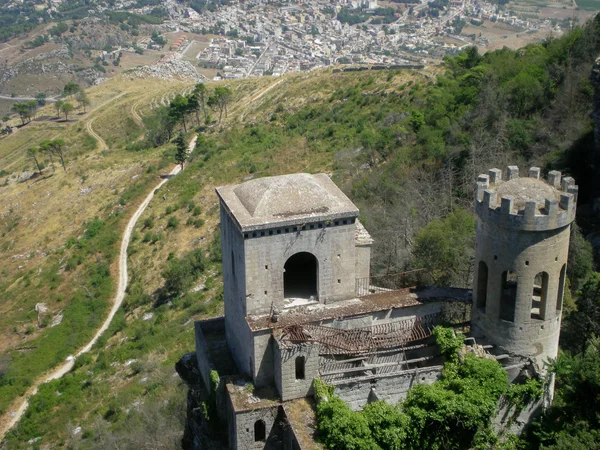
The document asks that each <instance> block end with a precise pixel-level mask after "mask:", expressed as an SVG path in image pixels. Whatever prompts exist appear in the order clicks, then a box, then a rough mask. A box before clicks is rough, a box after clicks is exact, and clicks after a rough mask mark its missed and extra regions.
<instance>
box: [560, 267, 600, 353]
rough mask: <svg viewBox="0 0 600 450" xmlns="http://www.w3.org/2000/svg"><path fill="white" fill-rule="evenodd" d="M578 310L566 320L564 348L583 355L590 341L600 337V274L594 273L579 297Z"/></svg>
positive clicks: (563, 334) (571, 313) (562, 341)
mask: <svg viewBox="0 0 600 450" xmlns="http://www.w3.org/2000/svg"><path fill="white" fill-rule="evenodd" d="M576 305H577V310H576V311H572V312H570V313H569V314H568V315H567V317H566V318H565V325H564V329H563V332H562V335H561V345H562V346H563V348H566V349H569V350H572V351H573V352H574V353H576V354H577V353H581V352H583V351H585V350H586V348H587V347H588V343H589V342H590V339H593V337H594V336H600V273H597V272H594V273H592V275H591V276H590V277H589V280H588V281H587V282H586V283H585V284H584V286H583V288H582V289H581V291H580V292H579V293H578V295H577V302H576Z"/></svg>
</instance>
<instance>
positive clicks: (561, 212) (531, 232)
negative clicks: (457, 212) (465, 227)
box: [471, 166, 578, 371]
mask: <svg viewBox="0 0 600 450" xmlns="http://www.w3.org/2000/svg"><path fill="white" fill-rule="evenodd" d="M527 175H528V176H527V177H519V168H518V167H516V166H510V167H508V169H507V172H506V179H503V177H502V171H501V170H499V169H491V170H490V171H489V172H488V174H487V175H479V177H478V178H477V186H476V193H475V210H476V212H477V215H478V216H479V220H478V223H477V238H476V245H475V273H474V282H473V312H472V320H471V323H472V332H473V334H474V336H476V337H480V338H485V339H486V340H488V341H489V342H491V343H492V344H495V345H497V346H499V347H501V348H503V349H504V350H506V351H508V352H510V353H515V354H519V355H523V356H527V357H530V358H531V359H532V360H533V361H534V362H535V363H536V365H537V366H538V369H540V370H542V371H543V370H544V362H545V361H546V360H548V358H555V357H556V355H557V352H558V338H559V333H560V320H561V312H562V299H563V292H564V287H565V277H566V265H567V257H568V252H569V237H570V225H571V222H573V220H574V219H575V211H576V203H577V194H578V187H577V186H576V185H575V181H574V180H573V178H571V177H562V176H561V173H560V172H558V171H551V172H550V173H548V178H547V180H543V179H540V169H539V167H532V168H530V169H529V171H528V173H527Z"/></svg>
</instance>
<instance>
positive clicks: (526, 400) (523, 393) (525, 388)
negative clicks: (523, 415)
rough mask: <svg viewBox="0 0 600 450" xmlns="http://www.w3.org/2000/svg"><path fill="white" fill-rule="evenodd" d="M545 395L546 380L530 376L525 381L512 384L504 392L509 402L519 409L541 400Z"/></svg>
mask: <svg viewBox="0 0 600 450" xmlns="http://www.w3.org/2000/svg"><path fill="white" fill-rule="evenodd" d="M543 395H544V382H543V381H542V380H539V379H537V378H529V379H527V380H526V381H525V382H524V383H514V384H511V385H510V386H509V388H508V390H507V391H506V393H505V394H504V396H505V398H506V399H507V400H508V402H509V404H511V405H513V406H515V408H516V410H517V411H521V410H523V408H525V407H526V406H527V405H530V404H532V403H535V402H536V401H538V400H540V399H541V398H542V396H543Z"/></svg>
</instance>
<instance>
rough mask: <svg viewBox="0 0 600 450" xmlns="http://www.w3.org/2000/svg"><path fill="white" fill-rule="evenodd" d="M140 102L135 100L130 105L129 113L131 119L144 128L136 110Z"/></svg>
mask: <svg viewBox="0 0 600 450" xmlns="http://www.w3.org/2000/svg"><path fill="white" fill-rule="evenodd" d="M140 103H142V100H140V101H138V102H135V103H134V104H133V105H132V106H131V115H132V116H133V120H135V121H136V122H137V124H138V125H139V126H140V127H142V128H145V127H144V121H143V120H142V117H141V116H140V115H139V113H138V112H137V108H138V106H140Z"/></svg>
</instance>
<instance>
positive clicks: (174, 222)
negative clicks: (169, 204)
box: [167, 216, 179, 229]
mask: <svg viewBox="0 0 600 450" xmlns="http://www.w3.org/2000/svg"><path fill="white" fill-rule="evenodd" d="M177 225H179V219H178V218H177V217H175V216H172V217H169V220H168V222H167V228H173V229H174V228H177Z"/></svg>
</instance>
